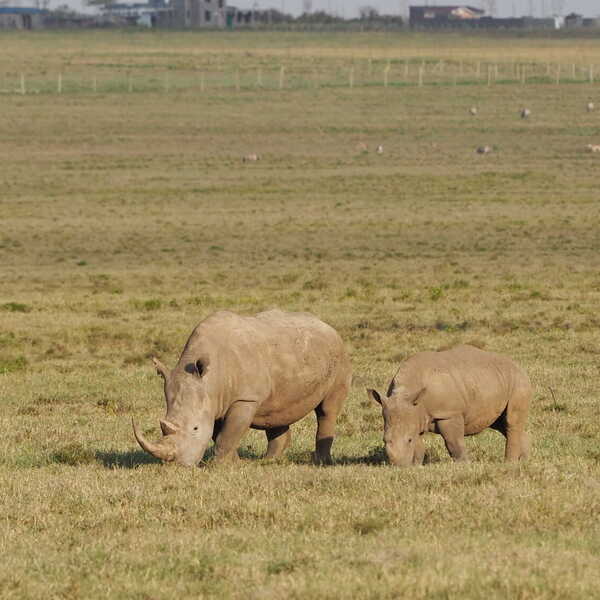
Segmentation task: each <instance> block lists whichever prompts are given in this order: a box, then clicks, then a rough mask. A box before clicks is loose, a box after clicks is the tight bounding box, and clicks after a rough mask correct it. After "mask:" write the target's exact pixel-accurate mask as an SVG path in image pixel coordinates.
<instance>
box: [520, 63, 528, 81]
mask: <svg viewBox="0 0 600 600" xmlns="http://www.w3.org/2000/svg"><path fill="white" fill-rule="evenodd" d="M526 70H527V67H526V65H521V85H525V81H526V79H527V74H526Z"/></svg>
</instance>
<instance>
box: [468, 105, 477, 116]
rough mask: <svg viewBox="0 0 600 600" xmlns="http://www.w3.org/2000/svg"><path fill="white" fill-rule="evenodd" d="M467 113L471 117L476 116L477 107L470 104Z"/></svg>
mask: <svg viewBox="0 0 600 600" xmlns="http://www.w3.org/2000/svg"><path fill="white" fill-rule="evenodd" d="M469 114H470V115H471V116H473V117H476V116H477V107H476V106H471V108H470V109H469Z"/></svg>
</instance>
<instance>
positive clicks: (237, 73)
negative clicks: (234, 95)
mask: <svg viewBox="0 0 600 600" xmlns="http://www.w3.org/2000/svg"><path fill="white" fill-rule="evenodd" d="M235 91H236V92H239V91H240V70H239V69H236V70H235Z"/></svg>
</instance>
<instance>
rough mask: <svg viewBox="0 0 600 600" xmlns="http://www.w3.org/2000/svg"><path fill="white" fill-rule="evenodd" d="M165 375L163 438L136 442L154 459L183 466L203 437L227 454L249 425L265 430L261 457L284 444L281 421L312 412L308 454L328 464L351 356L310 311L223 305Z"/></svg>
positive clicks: (198, 452) (201, 448)
mask: <svg viewBox="0 0 600 600" xmlns="http://www.w3.org/2000/svg"><path fill="white" fill-rule="evenodd" d="M153 361H154V364H155V366H156V368H157V371H158V372H159V374H160V375H162V377H163V378H164V384H165V385H164V387H165V398H166V401H167V414H166V417H165V419H164V420H162V421H160V426H161V429H162V433H163V437H162V438H161V439H160V441H158V442H157V443H152V442H149V441H147V440H145V439H144V437H143V436H142V435H141V433H140V432H139V431H138V429H137V427H136V425H135V423H133V430H134V434H135V437H136V439H137V441H138V443H139V444H140V446H141V447H142V448H143V449H144V450H146V451H147V452H149V453H150V454H152V455H153V456H155V457H156V458H159V459H161V460H163V461H169V462H170V461H175V462H177V463H180V464H183V465H188V466H192V465H195V464H197V463H198V462H200V461H201V460H202V458H203V456H204V453H205V451H206V448H207V446H208V444H209V443H210V439H211V437H212V439H213V440H214V442H215V459H216V460H217V461H222V460H225V459H235V458H237V457H238V455H237V448H238V446H239V443H240V440H241V438H242V436H243V435H244V433H245V432H246V431H247V430H248V428H250V427H252V428H254V429H263V430H265V432H266V435H267V440H268V447H267V454H266V456H267V457H268V458H274V457H278V456H280V455H281V454H282V452H283V451H284V450H285V449H286V448H287V446H288V445H289V443H290V431H289V426H290V425H291V424H292V423H294V422H296V421H298V420H299V419H301V418H302V417H304V416H305V415H307V414H308V413H309V412H310V411H312V410H314V411H315V413H316V416H317V438H316V452H315V456H314V458H315V461H316V462H317V463H324V464H329V463H331V445H332V443H333V438H334V433H335V421H336V418H337V416H338V414H339V412H340V410H341V408H342V405H343V403H344V400H345V399H346V396H347V394H348V390H349V388H350V381H351V367H350V361H349V360H348V357H347V355H346V352H345V350H344V345H343V343H342V340H341V338H340V336H339V335H338V334H337V332H336V331H335V330H334V329H333V328H331V327H330V326H329V325H327V324H326V323H323V322H322V321H320V320H319V319H317V318H316V317H315V316H313V315H310V314H307V313H287V312H282V311H279V310H271V311H267V312H262V313H259V314H258V315H256V316H254V317H243V316H239V315H237V314H235V313H232V312H228V311H222V312H217V313H214V314H213V315H211V316H209V317H207V318H206V319H205V320H204V321H202V322H201V323H200V324H199V325H198V326H197V327H196V328H195V329H194V331H193V332H192V334H191V336H190V338H189V339H188V341H187V343H186V345H185V348H184V350H183V353H182V355H181V358H180V359H179V362H178V363H177V365H176V367H175V368H174V369H173V370H172V371H169V370H168V369H167V368H166V367H165V366H164V365H163V364H162V363H161V362H160V361H158V360H157V359H153Z"/></svg>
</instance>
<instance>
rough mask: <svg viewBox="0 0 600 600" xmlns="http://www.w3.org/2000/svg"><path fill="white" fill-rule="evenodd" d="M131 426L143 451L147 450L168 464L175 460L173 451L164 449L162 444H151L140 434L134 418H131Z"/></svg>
mask: <svg viewBox="0 0 600 600" xmlns="http://www.w3.org/2000/svg"><path fill="white" fill-rule="evenodd" d="M131 424H132V425H133V435H134V436H135V439H136V440H137V443H138V444H139V445H140V446H141V448H142V450H145V451H146V452H147V453H148V454H151V455H152V456H154V458H158V459H159V460H164V461H166V462H169V461H172V460H174V459H175V456H174V455H173V452H172V450H169V449H167V448H165V447H163V446H162V445H161V444H160V443H158V444H154V443H153V442H149V441H148V440H146V439H145V438H144V436H143V435H142V434H141V433H140V432H139V430H138V428H137V426H136V424H135V421H134V420H133V417H132V418H131Z"/></svg>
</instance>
